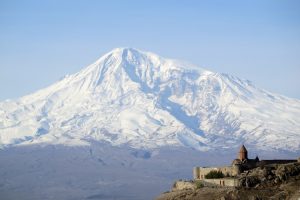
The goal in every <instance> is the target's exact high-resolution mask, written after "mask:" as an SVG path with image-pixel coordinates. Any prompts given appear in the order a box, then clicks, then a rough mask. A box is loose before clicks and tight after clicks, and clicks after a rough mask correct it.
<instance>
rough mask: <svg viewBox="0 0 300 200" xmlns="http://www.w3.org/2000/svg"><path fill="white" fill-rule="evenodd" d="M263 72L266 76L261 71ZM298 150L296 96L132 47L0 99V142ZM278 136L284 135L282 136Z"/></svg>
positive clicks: (299, 103)
mask: <svg viewBox="0 0 300 200" xmlns="http://www.w3.org/2000/svg"><path fill="white" fill-rule="evenodd" d="M266 78H267V77H266ZM91 141H105V142H108V143H109V144H111V145H113V146H120V145H123V144H127V145H129V146H131V147H134V148H138V149H153V148H160V147H163V146H186V147H192V148H194V149H198V150H201V151H208V150H212V149H217V148H218V149H226V148H231V147H237V146H239V145H240V144H241V143H242V142H245V141H247V145H248V146H252V147H253V148H256V149H261V150H274V149H276V150H280V151H292V152H295V151H299V149H300V101H299V100H296V99H291V98H288V97H284V96H281V95H277V94H273V93H270V92H267V91H265V90H262V89H259V88H257V87H255V86H254V85H253V84H252V83H251V82H249V81H246V80H241V79H239V78H237V77H233V76H230V75H226V74H219V73H214V72H211V71H208V70H204V69H201V68H199V67H196V66H192V65H190V64H186V63H183V62H179V61H175V60H171V59H165V58H162V57H160V56H158V55H155V54H153V53H149V52H143V51H139V50H136V49H132V48H117V49H114V50H113V51H111V52H109V53H107V54H106V55H104V56H102V57H101V58H100V59H99V60H97V61H96V62H95V63H93V64H91V65H89V66H88V67H86V68H84V69H82V70H81V71H80V72H78V73H76V74H73V75H67V76H65V77H64V78H63V79H61V80H60V81H58V82H56V83H55V84H53V85H51V86H49V87H47V88H45V89H42V90H40V91H37V92H36V93H33V94H30V95H28V96H24V97H22V98H19V99H16V100H6V101H4V102H1V103H0V145H1V146H2V147H8V146H14V145H17V144H24V145H28V144H64V145H69V146H82V145H89V144H90V142H91ZM282 141H285V142H282Z"/></svg>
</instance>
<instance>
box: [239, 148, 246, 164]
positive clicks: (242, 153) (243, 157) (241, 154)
mask: <svg viewBox="0 0 300 200" xmlns="http://www.w3.org/2000/svg"><path fill="white" fill-rule="evenodd" d="M238 158H239V159H240V160H241V161H243V160H247V159H248V151H247V149H246V147H245V146H244V145H243V146H242V147H241V148H240V151H239V156H238Z"/></svg>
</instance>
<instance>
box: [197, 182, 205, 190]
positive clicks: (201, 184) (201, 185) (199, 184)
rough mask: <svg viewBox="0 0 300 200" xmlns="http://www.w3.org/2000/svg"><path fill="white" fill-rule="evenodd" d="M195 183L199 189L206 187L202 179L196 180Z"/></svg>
mask: <svg viewBox="0 0 300 200" xmlns="http://www.w3.org/2000/svg"><path fill="white" fill-rule="evenodd" d="M195 185H196V188H197V189H199V188H203V187H204V184H203V183H202V182H201V181H195Z"/></svg>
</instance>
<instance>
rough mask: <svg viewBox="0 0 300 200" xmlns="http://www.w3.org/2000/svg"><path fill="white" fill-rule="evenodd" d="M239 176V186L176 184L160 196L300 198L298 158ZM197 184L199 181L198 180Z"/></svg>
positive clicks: (233, 199) (260, 199) (235, 199)
mask: <svg viewBox="0 0 300 200" xmlns="http://www.w3.org/2000/svg"><path fill="white" fill-rule="evenodd" d="M237 178H238V180H239V181H240V187H238V188H233V187H232V188H229V187H228V188H225V187H217V186H214V187H202V188H199V187H198V189H185V190H174V188H173V191H172V192H166V193H164V194H162V195H160V196H159V197H158V198H157V200H176V199H178V200H179V199H185V200H196V199H222V200H229V199H230V200H238V199H249V200H250V199H251V200H252V199H253V200H255V199H257V200H264V199H298V198H300V163H299V162H297V163H290V164H280V165H267V166H264V167H258V168H255V169H253V170H250V171H248V172H246V173H243V174H241V175H240V176H239V177H237ZM194 184H198V185H199V183H194ZM174 186H176V184H174ZM196 188H197V187H196Z"/></svg>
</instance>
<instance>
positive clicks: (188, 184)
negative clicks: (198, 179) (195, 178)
mask: <svg viewBox="0 0 300 200" xmlns="http://www.w3.org/2000/svg"><path fill="white" fill-rule="evenodd" d="M194 189H196V184H195V183H194V182H192V181H176V182H175V183H174V184H173V187H172V191H178V190H194Z"/></svg>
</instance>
